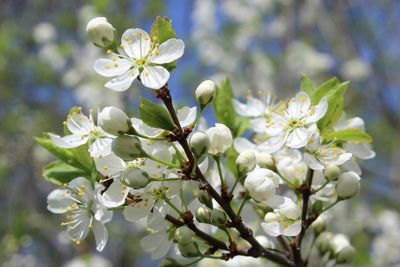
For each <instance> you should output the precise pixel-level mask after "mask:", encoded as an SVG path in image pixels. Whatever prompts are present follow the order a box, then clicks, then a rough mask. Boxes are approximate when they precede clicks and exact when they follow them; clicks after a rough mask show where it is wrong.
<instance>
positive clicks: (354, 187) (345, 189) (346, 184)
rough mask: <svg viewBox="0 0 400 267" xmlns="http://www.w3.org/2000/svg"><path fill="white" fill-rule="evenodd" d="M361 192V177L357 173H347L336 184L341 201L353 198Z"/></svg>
mask: <svg viewBox="0 0 400 267" xmlns="http://www.w3.org/2000/svg"><path fill="white" fill-rule="evenodd" d="M359 191H360V176H358V175H357V173H355V172H345V173H342V174H341V175H340V177H339V181H338V182H337V184H336V194H337V196H338V198H339V199H347V198H352V197H354V196H355V195H357V194H358V192H359Z"/></svg>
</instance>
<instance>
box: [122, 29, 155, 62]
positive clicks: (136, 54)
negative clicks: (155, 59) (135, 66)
mask: <svg viewBox="0 0 400 267" xmlns="http://www.w3.org/2000/svg"><path fill="white" fill-rule="evenodd" d="M121 45H122V47H123V49H124V51H125V53H126V54H127V55H128V56H129V57H130V58H133V59H143V58H145V57H146V56H147V55H148V53H149V51H150V36H149V35H148V33H147V32H145V31H144V30H142V29H128V30H126V31H125V32H124V34H123V35H122V38H121Z"/></svg>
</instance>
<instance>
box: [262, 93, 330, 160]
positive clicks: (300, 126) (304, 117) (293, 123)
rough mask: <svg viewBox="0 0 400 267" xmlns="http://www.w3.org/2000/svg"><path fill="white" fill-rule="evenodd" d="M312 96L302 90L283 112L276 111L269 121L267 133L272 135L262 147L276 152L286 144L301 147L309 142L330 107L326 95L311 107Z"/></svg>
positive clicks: (291, 146)
mask: <svg viewBox="0 0 400 267" xmlns="http://www.w3.org/2000/svg"><path fill="white" fill-rule="evenodd" d="M310 105H311V100H310V97H309V96H308V95H307V94H306V93H304V92H300V93H298V94H297V95H296V97H294V98H292V99H291V100H290V101H289V104H288V108H287V109H286V110H284V111H283V112H282V113H274V114H273V115H272V117H271V119H270V120H269V121H268V122H267V125H266V130H265V133H267V134H268V135H270V136H271V137H270V138H269V139H268V140H267V141H266V142H264V143H263V144H261V145H260V147H261V148H260V147H259V148H260V149H262V150H263V151H265V152H268V153H274V152H276V151H278V150H279V149H281V147H282V146H283V145H284V144H286V145H287V146H288V147H290V148H301V147H304V146H305V145H306V144H307V141H308V139H309V137H310V135H311V134H312V133H313V132H314V131H315V130H316V125H315V123H316V122H317V121H319V120H320V119H321V118H322V117H323V116H324V115H325V112H326V110H327V108H328V101H327V98H326V97H324V98H322V99H321V101H320V102H319V103H318V105H316V106H313V107H310Z"/></svg>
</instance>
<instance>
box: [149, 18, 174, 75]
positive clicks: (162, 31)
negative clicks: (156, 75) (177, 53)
mask: <svg viewBox="0 0 400 267" xmlns="http://www.w3.org/2000/svg"><path fill="white" fill-rule="evenodd" d="M150 37H151V39H152V40H153V41H154V42H156V43H158V44H162V43H163V42H165V41H167V40H169V39H171V38H175V37H176V32H175V30H174V28H173V27H172V22H171V20H169V19H168V18H166V17H164V18H162V17H160V16H158V17H156V19H155V20H154V22H153V25H152V26H151V31H150ZM163 66H164V67H165V68H166V69H167V70H168V71H169V72H171V71H172V70H173V69H175V67H176V61H174V62H171V63H167V64H163Z"/></svg>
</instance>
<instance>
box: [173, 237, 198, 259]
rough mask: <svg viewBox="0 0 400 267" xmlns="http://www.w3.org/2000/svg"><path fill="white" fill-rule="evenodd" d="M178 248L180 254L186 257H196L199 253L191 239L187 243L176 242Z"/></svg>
mask: <svg viewBox="0 0 400 267" xmlns="http://www.w3.org/2000/svg"><path fill="white" fill-rule="evenodd" d="M178 249H179V252H180V253H181V255H182V256H183V257H186V258H192V257H197V256H199V254H200V251H199V248H198V247H197V244H196V243H195V242H193V241H192V242H190V243H187V244H181V243H178Z"/></svg>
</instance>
